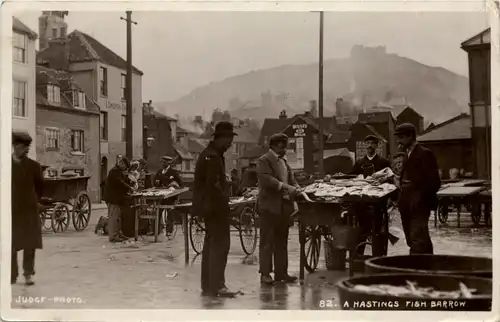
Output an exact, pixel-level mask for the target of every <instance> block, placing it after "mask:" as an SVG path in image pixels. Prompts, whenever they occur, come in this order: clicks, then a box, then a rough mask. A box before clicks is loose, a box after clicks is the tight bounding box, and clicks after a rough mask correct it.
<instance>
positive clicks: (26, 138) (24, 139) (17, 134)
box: [12, 131, 33, 145]
mask: <svg viewBox="0 0 500 322" xmlns="http://www.w3.org/2000/svg"><path fill="white" fill-rule="evenodd" d="M31 142H33V139H32V138H31V135H29V134H28V133H26V132H22V131H14V132H12V144H25V145H30V144H31Z"/></svg>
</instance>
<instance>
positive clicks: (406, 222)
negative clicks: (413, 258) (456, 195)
mask: <svg viewBox="0 0 500 322" xmlns="http://www.w3.org/2000/svg"><path fill="white" fill-rule="evenodd" d="M412 198H413V199H412ZM398 207H399V212H400V213H401V221H402V224H403V230H404V233H405V237H406V243H407V245H408V247H410V255H413V254H433V253H434V249H433V245H432V241H431V237H430V235H429V217H430V215H431V210H430V208H429V207H428V206H427V205H426V203H425V200H422V199H421V198H417V197H415V194H414V195H413V196H412V195H411V194H409V193H405V192H404V191H403V192H402V193H401V197H400V199H399V202H398Z"/></svg>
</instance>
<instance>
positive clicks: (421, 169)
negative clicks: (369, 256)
mask: <svg viewBox="0 0 500 322" xmlns="http://www.w3.org/2000/svg"><path fill="white" fill-rule="evenodd" d="M394 134H395V135H396V137H397V143H398V145H399V147H400V148H402V149H404V151H405V153H406V156H405V160H404V162H403V170H402V173H401V193H400V196H399V201H398V206H399V212H400V213H401V221H402V222H403V230H404V232H405V237H406V243H407V244H408V246H409V247H410V255H412V254H433V246H432V241H431V237H430V235H429V225H428V223H429V216H430V213H431V210H435V209H436V207H437V195H436V194H437V192H438V190H439V188H440V186H441V180H440V179H439V170H438V165H437V161H436V157H435V156H434V153H432V151H431V150H429V149H427V148H425V147H423V146H421V145H420V144H418V143H417V139H416V138H417V131H416V129H415V126H413V125H412V124H409V123H405V124H401V125H399V126H398V127H397V128H396V131H395V133H394Z"/></svg>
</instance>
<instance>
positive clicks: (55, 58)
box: [48, 38, 69, 71]
mask: <svg viewBox="0 0 500 322" xmlns="http://www.w3.org/2000/svg"><path fill="white" fill-rule="evenodd" d="M49 52H50V57H49V59H48V60H49V68H52V69H55V70H64V71H68V70H69V46H68V40H67V38H56V39H51V40H50V41H49Z"/></svg>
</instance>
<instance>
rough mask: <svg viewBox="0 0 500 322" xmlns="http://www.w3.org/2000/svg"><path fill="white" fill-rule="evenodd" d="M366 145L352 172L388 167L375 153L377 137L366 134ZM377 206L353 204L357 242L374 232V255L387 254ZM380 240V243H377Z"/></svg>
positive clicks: (362, 240) (360, 172)
mask: <svg viewBox="0 0 500 322" xmlns="http://www.w3.org/2000/svg"><path fill="white" fill-rule="evenodd" d="M364 143H365V145H366V155H365V156H364V157H363V158H362V159H359V160H357V161H356V163H355V164H354V167H353V170H352V174H356V175H360V174H365V169H366V168H367V167H369V168H372V169H373V172H377V171H380V170H383V169H385V168H390V167H391V163H390V162H389V160H387V159H386V158H384V157H381V156H379V155H378V154H377V148H378V145H379V139H378V138H377V137H376V136H375V135H368V136H367V137H365V139H364ZM378 210H379V208H374V207H370V206H366V205H363V204H358V205H355V206H354V212H355V214H356V217H357V219H358V225H359V239H358V244H359V243H363V242H365V241H366V239H367V238H368V236H370V235H372V230H373V232H374V236H375V239H374V240H372V250H373V253H374V254H373V255H374V256H382V255H387V243H386V242H385V241H386V239H385V238H386V237H385V235H384V234H383V233H382V228H383V217H384V216H383V214H382V213H381V211H378ZM379 241H380V243H379ZM373 244H376V245H379V244H380V245H381V247H377V246H375V247H374V246H373ZM357 253H358V255H364V253H365V245H362V246H360V247H358V248H357Z"/></svg>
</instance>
